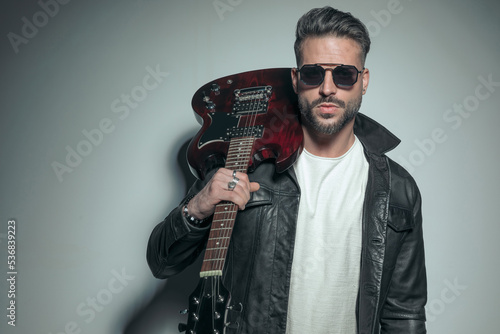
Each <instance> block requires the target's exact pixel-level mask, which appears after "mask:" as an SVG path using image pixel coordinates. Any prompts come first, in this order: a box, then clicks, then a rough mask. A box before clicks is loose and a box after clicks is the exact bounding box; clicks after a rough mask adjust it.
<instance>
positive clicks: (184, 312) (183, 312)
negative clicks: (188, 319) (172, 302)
mask: <svg viewBox="0 0 500 334" xmlns="http://www.w3.org/2000/svg"><path fill="white" fill-rule="evenodd" d="M179 313H180V314H188V309H187V308H185V309H184V310H180V311H179Z"/></svg>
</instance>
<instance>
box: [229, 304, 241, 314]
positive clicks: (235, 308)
mask: <svg viewBox="0 0 500 334" xmlns="http://www.w3.org/2000/svg"><path fill="white" fill-rule="evenodd" d="M227 309H228V310H231V311H235V312H241V311H243V305H241V303H238V304H236V305H231V306H228V308H227Z"/></svg>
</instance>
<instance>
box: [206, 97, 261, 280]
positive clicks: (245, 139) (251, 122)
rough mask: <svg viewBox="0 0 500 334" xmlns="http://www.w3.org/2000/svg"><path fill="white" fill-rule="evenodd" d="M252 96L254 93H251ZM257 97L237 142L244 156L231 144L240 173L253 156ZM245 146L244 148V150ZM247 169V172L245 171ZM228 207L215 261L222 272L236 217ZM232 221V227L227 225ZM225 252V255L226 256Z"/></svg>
mask: <svg viewBox="0 0 500 334" xmlns="http://www.w3.org/2000/svg"><path fill="white" fill-rule="evenodd" d="M251 94H252V93H251ZM254 96H255V97H252V99H251V100H250V101H249V102H250V103H249V104H248V107H249V111H250V112H249V117H246V118H244V122H243V123H244V124H243V131H242V137H241V138H240V139H238V140H236V141H239V142H240V143H238V144H239V150H240V151H243V152H240V153H242V154H236V157H234V155H235V152H234V151H233V152H231V150H234V149H235V148H234V145H232V144H234V140H233V141H231V143H230V146H229V148H230V154H231V158H233V159H234V158H235V159H236V161H231V164H234V166H232V167H233V170H236V171H240V172H246V169H247V167H248V166H247V165H248V162H249V158H250V157H249V155H251V151H252V147H253V142H252V143H250V139H249V138H251V137H252V136H251V135H252V129H253V127H254V126H255V123H256V120H257V113H258V109H257V106H256V104H257V105H258V101H259V98H258V96H256V94H254ZM233 110H234V105H233ZM242 146H243V148H242ZM244 169H245V170H244ZM225 205H226V207H225V208H228V209H227V210H226V211H225V212H224V214H223V215H222V216H223V221H224V223H223V224H220V225H219V228H222V230H219V233H218V235H219V236H222V238H221V239H220V243H221V244H222V245H223V247H220V248H219V247H217V251H216V256H217V257H216V258H215V259H217V260H215V261H214V264H213V265H214V266H215V267H216V268H217V269H218V270H221V271H222V269H223V268H222V267H223V265H224V261H225V258H226V256H227V248H228V246H229V239H230V234H231V232H232V229H233V227H234V219H235V217H236V205H235V204H234V203H226V204H225ZM229 221H231V224H230V226H228V225H226V223H228V222H229ZM224 252H225V254H224Z"/></svg>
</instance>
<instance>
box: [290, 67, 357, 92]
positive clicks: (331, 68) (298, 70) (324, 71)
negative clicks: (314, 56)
mask: <svg viewBox="0 0 500 334" xmlns="http://www.w3.org/2000/svg"><path fill="white" fill-rule="evenodd" d="M304 66H309V67H313V66H315V67H320V68H321V69H323V72H322V74H321V76H322V77H323V78H322V79H321V82H320V83H318V84H308V83H306V82H304V81H303V80H302V77H301V78H300V81H301V82H302V83H303V84H304V85H306V86H319V85H321V84H322V83H323V81H325V74H326V71H328V70H330V71H331V72H332V79H333V83H334V84H335V85H336V86H339V87H352V86H354V85H355V84H356V82H358V78H359V74H361V73H363V71H364V70H365V68H364V67H363V68H362V69H361V71H359V70H358V68H357V67H356V66H354V65H346V64H331V63H317V64H304V65H302V66H301V67H300V69H297V72H299V73H300V71H301V70H302V69H303V68H304ZM324 66H329V67H328V68H324ZM332 66H333V67H332ZM339 66H345V67H351V68H354V69H355V70H356V72H357V74H356V79H355V80H354V82H353V83H352V84H351V85H344V84H338V83H336V82H335V75H334V73H333V71H334V70H335V69H336V68H338V67H339Z"/></svg>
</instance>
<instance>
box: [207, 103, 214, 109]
mask: <svg viewBox="0 0 500 334" xmlns="http://www.w3.org/2000/svg"><path fill="white" fill-rule="evenodd" d="M206 107H207V109H210V110H212V109H214V108H215V103H213V102H212V101H207V102H206Z"/></svg>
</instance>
